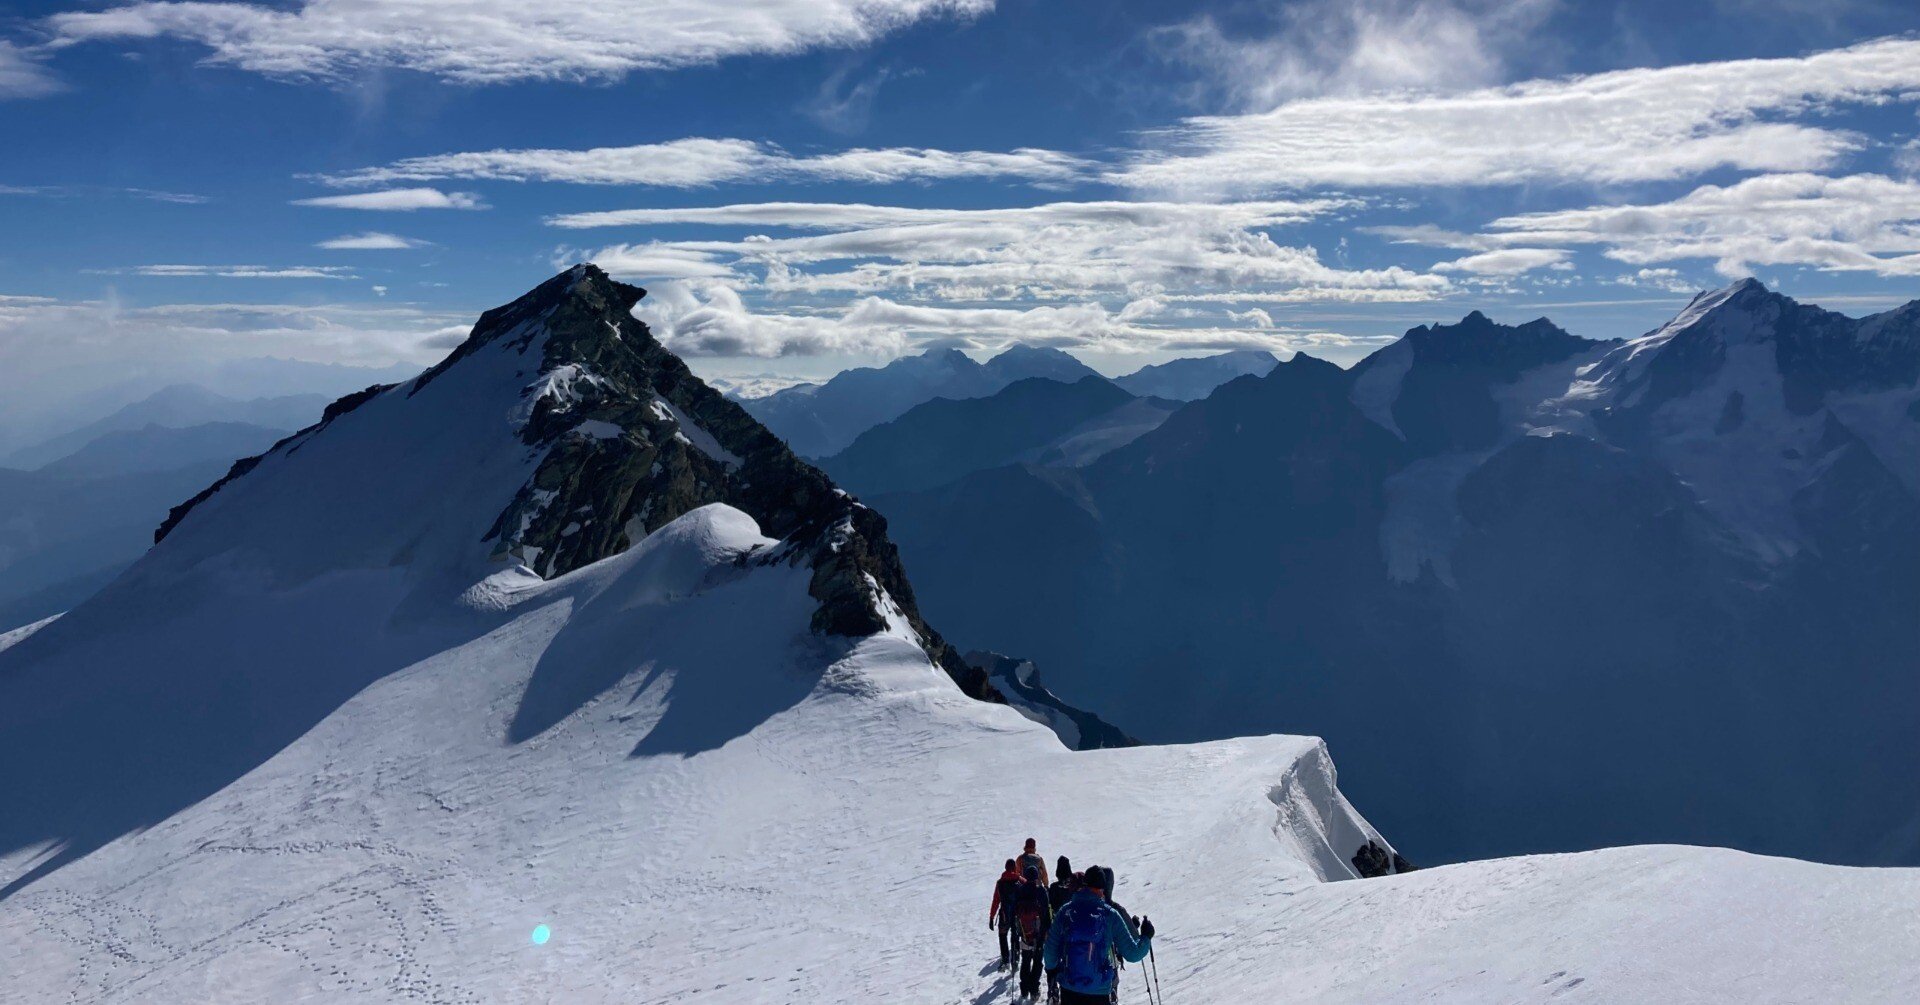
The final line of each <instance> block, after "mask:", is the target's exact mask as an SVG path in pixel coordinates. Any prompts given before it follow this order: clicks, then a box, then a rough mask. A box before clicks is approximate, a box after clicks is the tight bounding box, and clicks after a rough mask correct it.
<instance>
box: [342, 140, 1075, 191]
mask: <svg viewBox="0 0 1920 1005" xmlns="http://www.w3.org/2000/svg"><path fill="white" fill-rule="evenodd" d="M1095 167H1096V165H1094V164H1093V163H1092V162H1090V161H1087V160H1084V159H1082V158H1079V157H1076V156H1073V155H1071V154H1064V153H1060V152H1058V151H1054V150H1035V149H1019V150H1011V151H1006V152H994V151H986V150H931V149H926V148H923V147H889V148H884V149H855V150H842V151H838V152H835V153H828V154H814V155H810V156H804V157H797V156H794V155H793V154H790V153H788V152H787V151H785V150H782V149H780V148H779V147H777V146H774V145H773V144H770V143H758V142H754V141H751V140H740V139H708V138H704V137H690V138H687V139H680V140H672V141H669V142H665V143H643V144H638V145H634V146H624V147H595V148H593V149H589V150H545V149H526V150H482V151H475V152H471V153H449V154H436V155H433V156H428V157H409V158H407V159H405V160H400V161H395V162H394V163H392V164H388V165H385V166H382V167H370V168H362V169H360V170H357V171H346V172H341V173H338V174H330V175H321V176H319V180H321V181H323V182H325V183H327V184H330V185H338V186H362V185H387V184H392V183H395V182H414V181H433V180H436V179H441V178H463V179H486V180H492V181H553V182H570V183H574V184H581V185H650V186H657V187H662V188H699V187H704V186H708V185H718V184H722V183H761V182H775V181H816V182H865V183H890V182H902V181H918V182H933V181H951V180H954V179H962V178H992V179H1010V180H1015V181H1025V182H1031V183H1035V184H1042V185H1064V184H1068V183H1071V182H1075V181H1078V180H1081V179H1083V178H1085V177H1087V176H1088V175H1090V174H1092V173H1093V172H1094V169H1095Z"/></svg>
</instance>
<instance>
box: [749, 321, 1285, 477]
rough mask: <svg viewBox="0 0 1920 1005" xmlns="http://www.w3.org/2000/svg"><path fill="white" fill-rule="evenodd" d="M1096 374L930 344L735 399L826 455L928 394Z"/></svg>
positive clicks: (1171, 387) (1199, 366)
mask: <svg viewBox="0 0 1920 1005" xmlns="http://www.w3.org/2000/svg"><path fill="white" fill-rule="evenodd" d="M1273 365H1274V359H1273V356H1272V355H1271V354H1268V353H1263V352H1232V353H1225V354H1222V355H1219V356H1209V357H1199V358H1193V359H1181V360H1174V361H1172V362H1169V363H1164V364H1159V365H1156V366H1149V367H1146V368H1144V369H1142V370H1140V371H1138V372H1136V373H1132V374H1128V375H1127V376H1124V377H1120V378H1116V379H1115V380H1114V382H1113V383H1114V384H1116V385H1118V386H1119V387H1121V388H1123V389H1124V390H1126V391H1127V392H1129V393H1130V394H1133V395H1135V396H1139V397H1159V398H1165V399H1169V400H1174V401H1189V400H1192V399H1193V398H1199V397H1204V396H1205V395H1206V394H1207V393H1208V392H1209V391H1211V390H1212V389H1213V388H1214V387H1216V386H1218V385H1219V384H1222V383H1224V382H1226V381H1228V380H1231V379H1232V378H1234V377H1237V376H1240V375H1242V374H1245V373H1265V372H1266V371H1267V370H1270V369H1272V368H1273ZM1098 376H1099V374H1098V373H1096V372H1095V371H1094V370H1093V368H1092V367H1089V366H1087V365H1086V364H1084V363H1082V362H1080V361H1079V360H1077V359H1075V358H1073V357H1072V356H1071V355H1068V354H1067V353H1064V352H1061V351H1060V350H1058V349H1049V348H1042V347H1034V346H1018V345H1016V346H1013V347H1011V348H1009V349H1006V350H1005V351H1003V352H1001V353H1000V354H999V355H997V356H995V357H993V358H992V359H989V360H988V361H986V362H985V363H979V362H975V361H974V359H973V357H971V356H968V355H967V354H966V353H964V352H961V351H960V350H958V349H937V350H933V351H930V352H927V353H923V354H921V355H919V356H908V357H904V358H902V359H898V360H895V361H893V362H892V363H889V364H887V365H886V366H883V367H877V368H875V367H862V368H859V369H854V370H847V371H845V372H843V373H840V374H839V375H837V376H835V377H834V378H833V379H831V380H828V381H826V382H825V383H821V384H800V385H796V386H793V387H788V388H784V389H782V390H779V391H776V392H774V393H772V394H769V395H764V396H761V397H754V398H743V399H741V401H740V404H741V406H742V407H744V408H746V410H747V412H748V413H749V414H751V415H752V416H753V417H754V418H756V419H758V420H760V421H761V422H762V423H764V424H765V425H766V426H767V428H769V429H771V430H773V431H774V433H776V434H777V435H779V436H780V437H781V438H782V439H785V440H786V441H787V443H788V444H789V445H790V446H792V447H793V449H794V451H795V452H796V453H799V454H801V455H802V456H805V457H827V456H831V455H833V454H837V453H839V452H841V451H842V450H845V449H847V448H848V447H849V446H851V445H852V444H853V441H854V440H855V439H856V438H857V437H858V436H859V435H860V434H861V433H863V432H865V431H867V430H869V429H872V428H873V427H875V426H878V425H880V424H881V423H884V422H889V421H891V420H893V419H895V418H898V417H900V416H902V415H904V414H905V413H906V412H907V411H908V410H910V409H912V408H913V407H914V406H916V405H920V404H924V403H926V402H930V401H933V400H934V399H936V398H947V399H952V400H963V399H968V398H984V397H987V396H989V395H992V394H995V393H997V392H999V391H1000V390H1002V389H1003V388H1005V387H1007V386H1008V385H1009V384H1012V383H1015V382H1016V381H1021V380H1029V379H1033V378H1044V379H1047V380H1052V381H1058V382H1060V383H1063V384H1072V383H1076V382H1078V381H1081V380H1085V379H1086V378H1088V377H1098Z"/></svg>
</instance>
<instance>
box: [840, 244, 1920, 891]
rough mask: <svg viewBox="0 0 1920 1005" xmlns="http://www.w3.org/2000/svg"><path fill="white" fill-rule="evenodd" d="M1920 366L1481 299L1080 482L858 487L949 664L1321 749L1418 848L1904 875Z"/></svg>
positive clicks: (1798, 319)
mask: <svg viewBox="0 0 1920 1005" xmlns="http://www.w3.org/2000/svg"><path fill="white" fill-rule="evenodd" d="M1916 381H1920V303H1916V304H1910V305H1908V306H1906V307H1903V308H1901V309H1899V310H1896V311H1890V312H1887V313H1885V314H1880V315H1875V316H1873V317H1869V318H1865V319H1858V320H1856V319H1852V318H1848V317H1845V316H1843V315H1839V314H1835V313H1832V312H1829V311H1824V310H1821V309H1819V308H1817V307H1812V306H1808V305H1803V304H1799V303H1797V302H1795V301H1793V300H1791V299H1788V298H1786V297H1783V296H1780V295H1778V294H1775V293H1772V292H1770V291H1768V290H1766V289H1765V288H1764V287H1762V286H1761V285H1760V284H1758V283H1756V282H1753V281H1746V282H1742V283H1739V284H1736V285H1734V286H1732V287H1729V288H1727V289H1724V290H1719V291H1716V292H1713V293H1708V294H1702V295H1701V296H1700V297H1698V298H1696V299H1695V300H1694V302H1693V303H1692V304H1691V305H1689V306H1688V307H1687V309H1686V310H1685V311H1683V312H1682V313H1681V314H1680V315H1679V316H1678V317H1676V318H1675V319H1674V320H1673V321H1672V322H1671V323H1669V324H1667V325H1665V326H1663V327H1661V328H1660V329H1659V330H1657V331H1654V332H1652V333H1649V334H1648V335H1646V336H1644V337H1642V338H1638V339H1634V340H1631V341H1626V342H1618V341H1615V342H1594V341H1589V340H1586V339H1582V338H1578V337H1576V336H1573V335H1571V334H1569V333H1567V332H1565V331H1563V330H1561V329H1560V328H1558V327H1557V326H1555V325H1554V324H1552V323H1551V322H1549V321H1546V320H1544V319H1542V320H1537V321H1532V322H1529V323H1527V324H1523V325H1515V326H1509V325H1503V324H1497V323H1495V322H1493V321H1491V320H1489V319H1488V318H1487V317H1485V316H1484V315H1482V314H1479V313H1477V312H1476V313H1474V314H1470V315H1468V316H1467V317H1466V318H1465V319H1463V320H1462V321H1461V322H1459V323H1458V324H1454V325H1442V326H1433V327H1422V328H1416V329H1413V330H1412V331H1410V332H1408V333H1407V334H1406V336H1405V337H1404V338H1402V339H1401V340H1399V341H1398V342H1396V343H1394V344H1393V345H1392V346H1389V347H1387V348H1385V349H1382V350H1380V351H1379V352H1377V353H1375V354H1374V355H1373V356H1371V357H1369V358H1368V359H1366V360H1365V361H1363V362H1362V363H1361V364H1359V365H1358V366H1356V367H1355V368H1354V369H1352V370H1351V371H1343V370H1341V369H1339V368H1337V367H1335V366H1332V365H1331V364H1327V363H1323V362H1320V361H1317V360H1314V359H1312V358H1310V357H1307V356H1298V357H1295V358H1294V359H1293V360H1291V361H1289V362H1287V363H1284V364H1281V365H1279V366H1278V367H1277V368H1275V369H1274V370H1273V371H1272V372H1271V373H1269V374H1267V375H1265V376H1260V377H1254V376H1244V377H1240V378H1238V379H1235V380H1232V381H1230V382H1228V383H1226V384H1225V385H1223V386H1221V387H1220V388H1219V389H1218V390H1216V391H1214V392H1213V393H1212V394H1211V395H1210V396H1209V397H1207V398H1204V399H1202V400H1199V401H1195V402H1193V403H1191V404H1189V405H1187V406H1185V407H1184V408H1182V409H1180V410H1179V411H1177V412H1175V413H1174V414H1173V415H1172V416H1171V417H1169V418H1168V419H1167V420H1166V421H1165V422H1164V423H1163V424H1161V425H1160V426H1159V427H1158V428H1156V429H1153V430H1152V431H1151V432H1148V433H1145V434H1144V435H1142V436H1140V437H1139V438H1138V439H1136V440H1134V441H1133V442H1131V443H1129V444H1127V445H1125V446H1123V447H1120V448H1118V449H1116V450H1114V451H1112V452H1110V453H1107V454H1105V455H1104V456H1101V457H1099V458H1098V459H1096V460H1094V461H1093V462H1092V463H1091V464H1088V465H1087V466H1085V467H1082V468H1078V469H1075V468H1066V467H1045V466H1038V465H1033V464H1016V465H1010V466H1003V467H999V468H994V469H989V470H976V471H974V472H972V473H970V474H967V475H965V476H963V477H960V478H958V479H957V480H954V481H951V482H949V483H947V484H945V485H940V486H935V487H931V488H915V489H909V490H903V491H895V492H888V493H879V494H876V495H873V496H871V497H869V499H868V501H869V502H871V503H872V504H873V505H874V506H875V507H876V508H877V509H879V510H880V511H881V512H882V513H884V514H885V515H886V516H887V518H888V520H889V522H890V526H891V527H892V529H893V533H894V537H895V540H897V541H898V542H899V543H900V548H901V551H902V554H903V555H904V556H905V559H906V561H907V562H908V564H909V566H910V567H911V568H912V569H913V571H914V577H915V583H916V585H917V586H918V588H919V594H918V595H919V597H920V598H921V601H922V603H923V604H924V606H925V609H926V610H927V612H928V616H929V617H931V618H933V619H935V620H936V621H938V623H940V624H941V625H942V626H943V627H944V628H945V629H946V630H947V631H948V632H950V633H952V637H953V638H954V639H955V640H956V642H957V644H960V645H964V646H977V647H986V646H992V647H994V648H996V649H998V650H1000V651H1004V652H1010V653H1018V654H1020V655H1021V656H1023V657H1026V658H1029V659H1032V660H1033V661H1034V662H1035V663H1036V664H1037V666H1038V667H1039V668H1040V669H1041V670H1042V671H1044V672H1045V674H1046V676H1047V679H1048V681H1049V683H1050V685H1051V686H1052V687H1054V688H1056V689H1057V690H1059V691H1060V692H1061V693H1062V694H1066V695H1070V696H1073V697H1074V698H1076V699H1077V700H1079V701H1081V702H1082V703H1083V704H1087V705H1090V706H1092V708H1093V709H1094V710H1096V711H1098V712H1100V713H1101V714H1102V715H1103V716H1105V717H1106V718H1107V719H1109V720H1110V721H1112V722H1113V723H1114V724H1115V725H1117V726H1118V727H1120V728H1122V729H1125V730H1127V731H1129V732H1131V733H1134V734H1136V735H1139V736H1141V737H1143V738H1144V739H1147V740H1149V741H1172V740H1191V739H1200V738H1207V737H1219V736H1232V735H1244V734H1248V733H1259V732H1265V731H1275V730H1278V731H1311V732H1315V733H1319V734H1321V735H1324V736H1326V737H1327V739H1328V740H1329V742H1330V743H1331V744H1332V745H1333V748H1334V750H1335V752H1336V753H1337V754H1339V756H1340V757H1341V760H1342V763H1343V765H1344V767H1345V769H1346V770H1345V773H1344V774H1343V776H1342V777H1343V781H1344V782H1345V783H1346V784H1347V785H1348V787H1349V788H1351V789H1352V790H1354V791H1355V792H1357V793H1359V794H1361V795H1362V796H1364V797H1365V798H1366V800H1367V802H1368V804H1369V805H1371V806H1375V807H1378V808H1379V809H1378V815H1379V816H1380V817H1381V818H1382V819H1383V820H1384V821H1386V822H1387V823H1388V825H1389V829H1390V830H1391V831H1393V832H1394V833H1397V834H1402V835H1408V834H1415V835H1419V838H1420V842H1421V844H1420V846H1419V847H1418V848H1417V849H1416V851H1418V852H1420V853H1422V854H1425V855H1428V856H1435V857H1439V858H1443V859H1454V858H1465V857H1479V856H1487V855H1496V854H1506V853H1514V852H1524V851H1535V850H1542V849H1565V848H1575V847H1590V846H1594V845H1598V844H1605V843H1628V842H1646V841H1686V842H1697V843H1713V844H1728V845H1733V846H1736V847H1742V848H1748V849H1753V850H1759V851H1767V852H1777V853H1786V854H1793V855H1800V856H1807V857H1813V858H1820V859H1827V860H1832V861H1839V862H1858V863H1895V862H1897V863H1908V864H1912V863H1920V828H1916V827H1915V826H1914V824H1913V816H1912V807H1914V806H1916V805H1920V780H1916V778H1915V777H1914V776H1913V775H1912V773H1911V772H1910V771H1909V770H1907V766H1908V765H1911V764H1913V763H1916V761H1917V760H1920V731H1916V730H1914V729H1912V728H1911V718H1912V713H1913V710H1914V709H1916V708H1920V673H1916V672H1915V671H1916V668H1920V617H1917V616H1916V612H1920V496H1917V495H1916V493H1917V492H1920V403H1916V402H1920V387H1917V386H1916ZM988 584H990V586H989V585H988ZM1676 765H1684V766H1685V767H1684V769H1676V767H1675V766H1676Z"/></svg>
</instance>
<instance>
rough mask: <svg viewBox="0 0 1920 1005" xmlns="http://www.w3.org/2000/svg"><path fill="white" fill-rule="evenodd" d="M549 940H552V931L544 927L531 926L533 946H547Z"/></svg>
mask: <svg viewBox="0 0 1920 1005" xmlns="http://www.w3.org/2000/svg"><path fill="white" fill-rule="evenodd" d="M551 938H553V929H551V928H548V927H547V926H545V925H535V926H533V944H534V945H536V946H544V945H546V944H547V940H548V939H551Z"/></svg>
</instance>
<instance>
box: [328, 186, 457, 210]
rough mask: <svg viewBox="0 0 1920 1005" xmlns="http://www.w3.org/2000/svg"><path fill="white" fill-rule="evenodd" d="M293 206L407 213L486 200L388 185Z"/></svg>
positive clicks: (438, 191)
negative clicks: (388, 187) (381, 188)
mask: <svg viewBox="0 0 1920 1005" xmlns="http://www.w3.org/2000/svg"><path fill="white" fill-rule="evenodd" d="M293 204H294V205H295V206H322V207H325V208H328V209H370V210H382V211H389V212H400V213H411V212H413V211H414V210H416V209H486V208H487V205H486V203H483V202H481V201H480V197H479V196H477V195H474V194H473V193H472V192H442V191H440V190H439V189H437V188H390V189H383V190H380V191H378V192H355V193H353V194H351V195H322V196H316V197H314V198H312V199H295V200H294V201H293Z"/></svg>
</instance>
